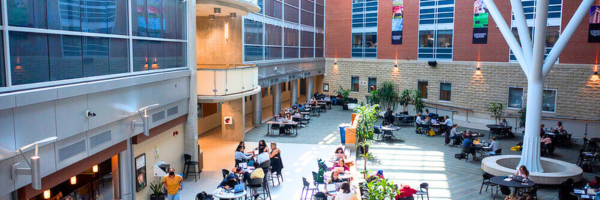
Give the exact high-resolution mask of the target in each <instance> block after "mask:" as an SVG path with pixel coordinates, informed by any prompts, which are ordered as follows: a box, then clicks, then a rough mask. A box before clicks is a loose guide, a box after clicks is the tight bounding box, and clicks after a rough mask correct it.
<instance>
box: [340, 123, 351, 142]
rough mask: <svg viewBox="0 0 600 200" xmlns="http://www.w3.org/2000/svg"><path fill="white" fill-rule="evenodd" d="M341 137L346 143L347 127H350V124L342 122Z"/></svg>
mask: <svg viewBox="0 0 600 200" xmlns="http://www.w3.org/2000/svg"><path fill="white" fill-rule="evenodd" d="M339 127H340V138H341V139H342V144H346V127H350V124H340V126H339Z"/></svg>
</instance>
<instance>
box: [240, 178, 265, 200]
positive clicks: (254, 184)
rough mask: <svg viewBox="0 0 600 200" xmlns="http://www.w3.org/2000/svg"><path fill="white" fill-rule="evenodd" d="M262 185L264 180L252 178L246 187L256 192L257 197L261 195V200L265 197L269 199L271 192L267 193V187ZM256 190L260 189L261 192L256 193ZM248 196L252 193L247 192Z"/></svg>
mask: <svg viewBox="0 0 600 200" xmlns="http://www.w3.org/2000/svg"><path fill="white" fill-rule="evenodd" d="M264 183H265V182H264V178H253V179H250V180H248V181H247V182H246V187H247V188H250V189H253V190H256V192H257V193H258V195H259V196H260V195H262V197H263V199H267V198H266V197H269V199H271V192H270V191H269V189H268V186H266V184H264ZM258 189H262V191H258ZM248 194H249V195H250V196H252V195H253V193H252V192H248Z"/></svg>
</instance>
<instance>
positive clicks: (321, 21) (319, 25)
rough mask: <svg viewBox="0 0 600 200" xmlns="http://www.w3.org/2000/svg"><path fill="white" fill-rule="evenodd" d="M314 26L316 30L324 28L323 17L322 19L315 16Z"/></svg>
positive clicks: (320, 16)
mask: <svg viewBox="0 0 600 200" xmlns="http://www.w3.org/2000/svg"><path fill="white" fill-rule="evenodd" d="M315 26H316V27H317V28H325V17H323V15H317V21H316V23H315Z"/></svg>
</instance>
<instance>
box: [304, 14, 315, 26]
mask: <svg viewBox="0 0 600 200" xmlns="http://www.w3.org/2000/svg"><path fill="white" fill-rule="evenodd" d="M301 14H302V16H301V20H302V22H301V23H302V24H304V25H307V26H313V25H315V14H314V13H311V12H306V11H302V12H301Z"/></svg>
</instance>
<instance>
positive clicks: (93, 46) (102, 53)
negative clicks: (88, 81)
mask: <svg viewBox="0 0 600 200" xmlns="http://www.w3.org/2000/svg"><path fill="white" fill-rule="evenodd" d="M108 51H109V46H108V38H97V37H84V38H83V62H84V63H85V65H83V76H84V77H90V76H100V75H107V74H110V67H109V64H108Z"/></svg>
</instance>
